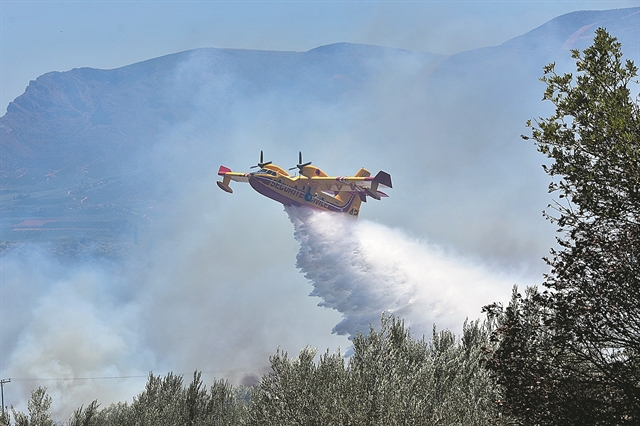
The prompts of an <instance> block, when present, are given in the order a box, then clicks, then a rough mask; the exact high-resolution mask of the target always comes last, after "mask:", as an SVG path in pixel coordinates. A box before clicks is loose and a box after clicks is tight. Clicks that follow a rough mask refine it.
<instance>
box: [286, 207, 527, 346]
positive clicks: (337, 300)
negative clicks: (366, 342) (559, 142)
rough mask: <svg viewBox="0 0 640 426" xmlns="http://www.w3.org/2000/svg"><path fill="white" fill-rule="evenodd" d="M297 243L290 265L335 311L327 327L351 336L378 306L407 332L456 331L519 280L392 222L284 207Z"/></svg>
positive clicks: (372, 318) (375, 317)
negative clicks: (336, 317)
mask: <svg viewBox="0 0 640 426" xmlns="http://www.w3.org/2000/svg"><path fill="white" fill-rule="evenodd" d="M287 212H288V213H289V217H290V218H291V221H292V222H293V224H294V226H295V236H296V239H297V240H298V241H299V242H300V252H299V253H298V256H297V266H298V268H300V270H301V271H302V272H303V273H304V274H305V277H307V278H308V279H309V280H310V281H311V282H312V283H313V287H314V290H313V292H312V293H311V295H312V296H318V297H320V298H321V299H322V301H321V302H320V303H319V306H324V307H329V308H332V309H335V310H337V311H339V312H340V313H341V314H342V315H343V320H342V321H341V322H340V323H338V324H337V325H336V326H335V328H334V329H333V331H334V332H335V333H337V334H340V335H349V336H354V335H355V334H356V332H362V333H365V334H366V333H367V332H368V330H369V325H373V326H374V327H375V325H376V324H379V322H380V320H379V318H380V315H381V313H382V312H390V313H393V314H394V315H396V316H397V317H398V318H401V319H404V320H405V324H406V325H407V326H409V327H411V330H412V334H413V335H414V336H420V335H422V334H429V333H430V332H431V330H432V327H433V325H434V324H435V325H437V327H438V329H443V328H448V329H451V330H454V331H459V330H460V328H461V325H462V323H463V322H464V320H465V318H470V319H475V318H478V317H480V316H481V312H480V311H481V307H482V306H483V305H485V304H488V303H491V302H494V301H498V300H508V298H509V294H510V292H511V288H512V286H513V285H514V284H516V283H518V284H523V280H525V278H524V276H523V275H522V274H519V273H517V271H512V272H504V271H500V270H497V269H494V268H491V267H489V266H487V265H483V264H481V263H478V262H475V261H473V260H471V259H465V258H463V257H461V256H457V255H454V254H452V253H447V252H446V251H444V250H443V249H442V248H439V247H437V246H435V245H432V244H429V243H428V242H426V241H424V240H420V239H417V238H414V237H410V236H408V235H407V234H405V233H404V232H403V231H401V230H399V229H391V228H389V227H386V226H384V225H380V224H376V223H373V222H370V221H367V220H363V219H359V220H358V221H356V220H354V219H352V218H349V217H346V216H338V215H335V214H330V213H325V212H318V211H312V210H309V209H301V208H288V209H287Z"/></svg>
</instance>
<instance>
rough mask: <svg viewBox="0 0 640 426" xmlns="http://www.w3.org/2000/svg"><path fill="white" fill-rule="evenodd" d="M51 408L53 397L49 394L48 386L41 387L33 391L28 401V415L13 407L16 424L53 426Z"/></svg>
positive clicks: (23, 425)
mask: <svg viewBox="0 0 640 426" xmlns="http://www.w3.org/2000/svg"><path fill="white" fill-rule="evenodd" d="M50 408H51V397H50V396H49V395H48V394H47V388H42V387H39V388H38V389H36V390H34V391H32V392H31V398H30V399H29V402H28V403H27V409H28V411H29V415H28V416H27V415H26V414H24V413H22V412H19V411H16V410H15V409H14V408H13V407H11V412H12V413H13V418H14V421H15V424H16V426H53V425H54V423H53V420H52V419H51V413H50V411H49V409H50Z"/></svg>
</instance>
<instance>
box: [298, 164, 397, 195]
mask: <svg viewBox="0 0 640 426" xmlns="http://www.w3.org/2000/svg"><path fill="white" fill-rule="evenodd" d="M310 179H311V184H312V185H313V186H314V187H316V188H317V189H318V190H321V191H356V192H365V193H366V194H367V195H369V196H371V197H373V198H375V199H380V197H387V194H385V193H384V192H382V191H378V188H379V187H385V188H392V187H393V186H392V183H391V175H389V173H387V172H383V171H379V172H378V174H377V175H375V176H374V177H371V176H367V177H359V176H338V177H320V176H318V177H316V176H314V177H312V178H310ZM359 189H362V191H359Z"/></svg>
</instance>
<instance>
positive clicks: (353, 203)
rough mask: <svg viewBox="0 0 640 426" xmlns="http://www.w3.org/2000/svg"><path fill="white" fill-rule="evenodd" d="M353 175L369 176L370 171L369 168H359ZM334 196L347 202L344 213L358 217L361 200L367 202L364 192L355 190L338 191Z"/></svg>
mask: <svg viewBox="0 0 640 426" xmlns="http://www.w3.org/2000/svg"><path fill="white" fill-rule="evenodd" d="M354 176H356V177H369V176H371V173H369V170H367V169H365V168H361V169H360V170H358V171H357V172H356V174H355V175H354ZM336 198H337V199H338V200H340V201H342V202H343V203H346V204H347V206H346V207H345V213H347V214H349V215H350V216H353V217H358V215H359V214H360V205H361V204H362V202H363V201H364V202H365V203H366V202H367V197H366V195H365V194H364V193H362V192H355V191H340V192H338V193H337V194H336Z"/></svg>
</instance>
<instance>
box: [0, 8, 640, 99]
mask: <svg viewBox="0 0 640 426" xmlns="http://www.w3.org/2000/svg"><path fill="white" fill-rule="evenodd" d="M638 5H640V2H639V1H638V0H632V1H562V0H553V1H543V0H533V1H517V0H509V1H477V0H476V1H474V0H468V1H456V0H447V1H429V0H427V1H188V0H187V1H163V0H153V1H143V0H137V1H136V0H134V1H132V0H130V1H92V0H84V1H29V0H20V1H7V0H1V1H0V15H1V16H0V24H1V33H0V91H1V93H0V111H2V112H4V111H5V110H6V107H7V104H8V103H9V102H10V101H12V100H13V99H14V98H16V97H17V96H19V95H20V94H21V93H22V92H23V91H24V89H25V87H26V86H27V85H28V83H29V81H30V80H34V79H35V78H37V77H38V76H39V75H42V74H44V73H46V72H48V71H66V70H69V69H72V68H77V67H96V68H107V69H108V68H116V67H120V66H124V65H128V64H131V63H134V62H138V61H142V60H145V59H150V58H153V57H158V56H162V55H165V54H169V53H174V52H178V51H182V50H187V49H193V48H198V47H221V48H242V49H268V50H295V51H306V50H309V49H312V48H314V47H317V46H321V45H325V44H330V43H335V42H340V41H347V42H354V43H367V44H377V45H384V46H390V47H397V48H404V49H410V50H419V51H426V52H433V53H441V54H453V53H457V52H460V51H464V50H468V49H473V48H478V47H483V46H490V45H496V44H500V43H502V42H504V41H506V40H508V39H510V38H512V37H514V36H517V35H520V34H523V33H525V32H527V31H529V30H531V29H533V28H535V27H537V26H539V25H542V24H543V23H545V22H546V21H548V20H550V19H553V18H554V17H556V16H558V15H561V14H564V13H568V12H572V11H576V10H586V9H591V10H594V9H614V8H622V7H635V6H638Z"/></svg>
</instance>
